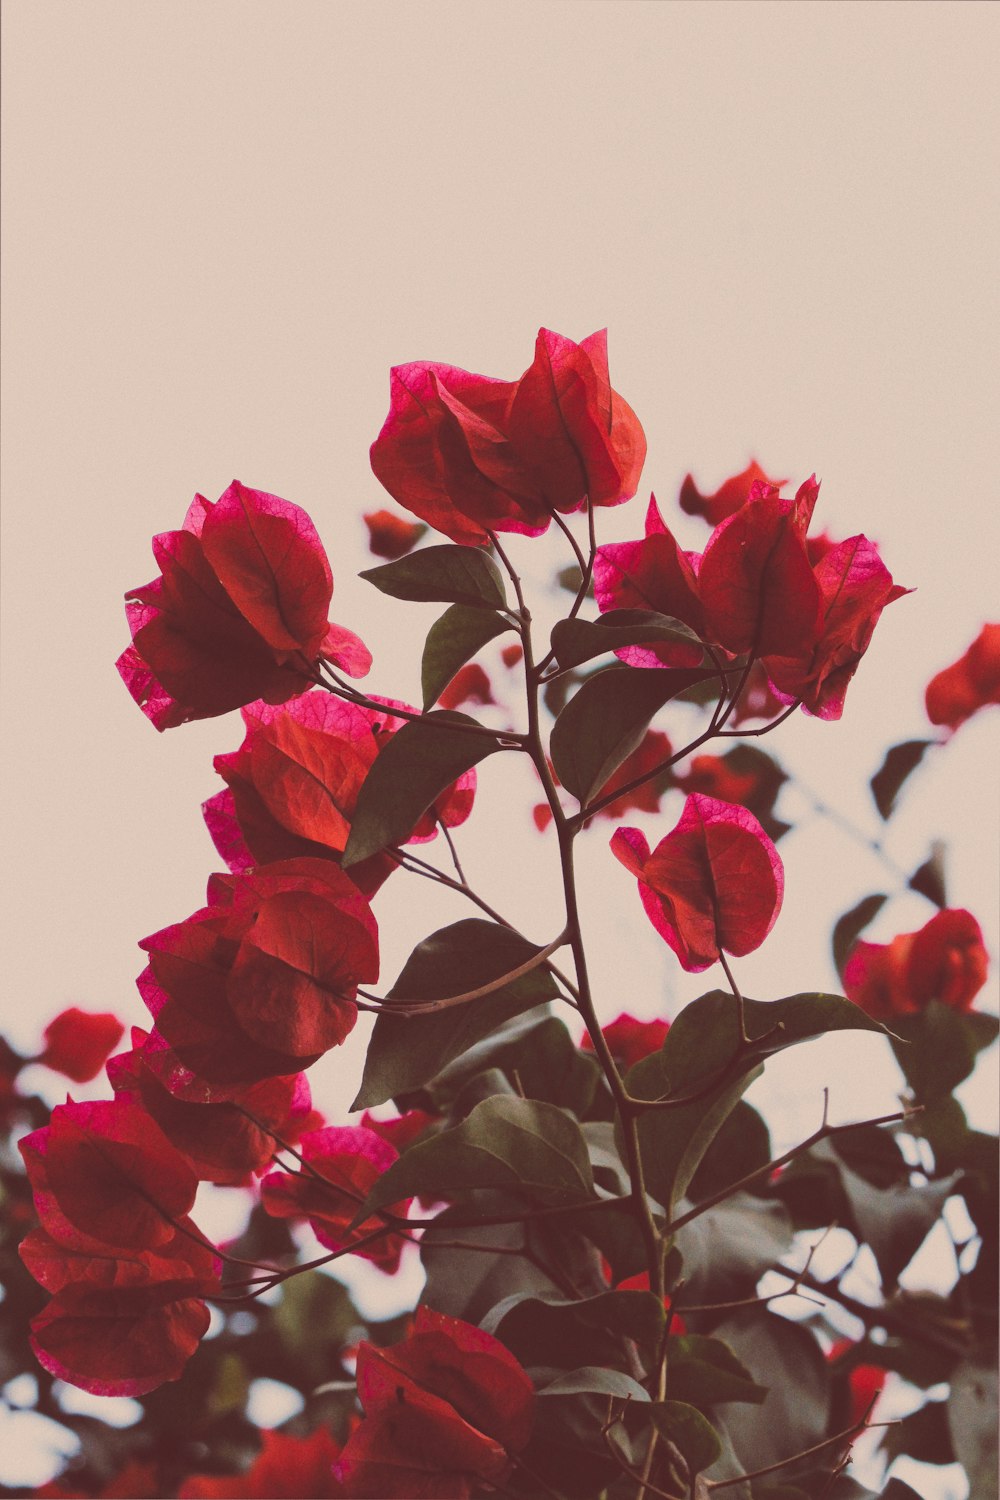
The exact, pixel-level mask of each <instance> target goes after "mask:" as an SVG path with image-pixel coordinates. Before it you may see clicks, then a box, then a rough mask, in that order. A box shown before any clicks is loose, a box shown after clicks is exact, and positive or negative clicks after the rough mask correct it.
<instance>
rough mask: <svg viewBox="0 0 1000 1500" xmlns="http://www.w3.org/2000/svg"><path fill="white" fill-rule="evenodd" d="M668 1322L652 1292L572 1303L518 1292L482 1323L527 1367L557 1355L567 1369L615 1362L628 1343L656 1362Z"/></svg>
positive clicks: (608, 1295)
mask: <svg viewBox="0 0 1000 1500" xmlns="http://www.w3.org/2000/svg"><path fill="white" fill-rule="evenodd" d="M663 1324H664V1312H663V1306H662V1304H661V1303H660V1302H659V1300H658V1299H657V1298H656V1297H654V1296H653V1294H652V1292H632V1291H624V1292H623V1291H611V1292H599V1293H598V1294H597V1296H595V1297H584V1298H579V1299H573V1300H567V1299H565V1298H562V1297H548V1296H538V1295H531V1294H528V1295H525V1293H523V1292H515V1293H514V1295H513V1296H510V1297H506V1298H504V1300H503V1301H502V1302H500V1303H498V1304H497V1306H496V1307H494V1308H491V1309H490V1311H489V1312H488V1313H487V1314H486V1316H485V1318H483V1319H481V1321H480V1327H481V1328H483V1329H485V1331H486V1332H487V1333H492V1334H496V1336H497V1337H498V1338H500V1339H501V1340H502V1342H503V1343H504V1344H506V1345H507V1347H508V1349H510V1350H511V1352H512V1353H513V1354H515V1355H516V1356H517V1358H518V1359H519V1360H520V1361H521V1363H522V1364H542V1363H545V1362H547V1363H549V1364H552V1363H553V1357H554V1356H558V1359H559V1362H560V1363H562V1362H563V1361H565V1363H566V1368H567V1369H572V1368H574V1367H577V1366H580V1365H590V1364H594V1365H596V1364H612V1363H614V1362H615V1355H616V1352H617V1351H618V1350H620V1348H621V1342H622V1340H623V1339H631V1340H633V1341H634V1342H636V1343H637V1344H638V1345H639V1346H640V1349H641V1350H643V1351H644V1353H645V1355H646V1357H647V1358H648V1359H652V1358H653V1355H654V1353H655V1350H656V1348H657V1346H658V1342H659V1339H660V1337H661V1335H662V1333H663ZM587 1351H589V1353H588V1352H587Z"/></svg>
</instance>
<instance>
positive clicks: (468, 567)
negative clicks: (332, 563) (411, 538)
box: [359, 546, 507, 609]
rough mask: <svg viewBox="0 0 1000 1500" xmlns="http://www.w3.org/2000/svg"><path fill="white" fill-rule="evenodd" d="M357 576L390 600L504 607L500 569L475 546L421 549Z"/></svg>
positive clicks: (504, 596)
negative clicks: (388, 596)
mask: <svg viewBox="0 0 1000 1500" xmlns="http://www.w3.org/2000/svg"><path fill="white" fill-rule="evenodd" d="M359 576H360V577H361V578H366V579H367V580H368V582H369V583H373V584H374V585H375V587H376V588H377V589H380V590H381V591H382V593H383V594H390V595H391V596H392V597H393V598H394V599H411V600H416V601H418V602H420V603H441V604H468V605H471V606H473V607H474V608H479V609H506V608H507V595H506V592H505V590H504V585H503V577H502V575H501V573H500V569H499V568H498V567H497V565H496V563H495V562H494V561H493V559H492V558H491V557H489V556H488V555H487V553H485V552H483V551H482V550H481V549H480V548H478V547H459V546H440V547H423V548H421V550H420V551H419V552H411V553H410V555H409V556H408V557H401V558H399V560H398V561H397V562H391V563H385V564H384V565H383V566H382V567H378V568H367V569H366V570H365V571H364V572H363V573H361V574H360V575H359Z"/></svg>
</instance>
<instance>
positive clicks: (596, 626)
mask: <svg viewBox="0 0 1000 1500" xmlns="http://www.w3.org/2000/svg"><path fill="white" fill-rule="evenodd" d="M663 641H673V642H674V643H676V644H679V645H683V646H697V647H698V649H699V650H703V647H702V643H701V641H700V639H699V638H698V636H697V635H696V634H695V632H694V631H693V630H691V629H690V627H689V626H687V625H684V624H682V623H681V621H680V620H675V619H673V618H672V616H670V615H661V614H659V613H658V612H657V611H656V610H652V609H612V610H609V611H608V613H607V614H604V615H601V617H600V619H597V620H577V619H573V620H560V621H559V622H558V624H556V625H554V626H553V628H552V650H553V652H554V653H555V657H556V660H557V661H558V663H559V665H560V667H563V668H566V667H578V666H580V664H581V663H582V662H585V661H592V660H593V658H594V657H595V656H603V655H604V654H605V653H606V652H608V651H618V650H620V649H621V648H622V647H623V646H645V645H658V644H659V643H661V642H663Z"/></svg>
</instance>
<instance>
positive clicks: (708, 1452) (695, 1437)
mask: <svg viewBox="0 0 1000 1500" xmlns="http://www.w3.org/2000/svg"><path fill="white" fill-rule="evenodd" d="M649 1415H650V1420H651V1421H652V1423H653V1426H654V1427H655V1428H656V1430H657V1432H658V1433H659V1434H660V1437H661V1438H663V1440H664V1441H665V1442H668V1443H673V1444H674V1446H675V1448H677V1449H678V1451H679V1452H680V1453H681V1455H682V1456H683V1458H684V1461H685V1463H686V1464H687V1465H688V1468H689V1470H690V1471H691V1473H692V1474H700V1473H701V1471H702V1469H707V1468H708V1467H709V1465H710V1464H714V1463H715V1461H716V1459H717V1458H719V1457H720V1456H721V1454H722V1444H721V1442H720V1441H719V1434H718V1433H717V1432H716V1430H715V1428H714V1427H713V1426H712V1424H711V1422H709V1421H708V1419H707V1418H706V1417H703V1416H702V1414H701V1412H700V1411H697V1410H696V1409H695V1407H693V1406H689V1405H688V1404H687V1402H685V1401H655V1402H654V1403H653V1404H652V1406H651V1407H650V1408H649Z"/></svg>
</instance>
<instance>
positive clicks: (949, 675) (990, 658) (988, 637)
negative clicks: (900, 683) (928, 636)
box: [926, 625, 1000, 731]
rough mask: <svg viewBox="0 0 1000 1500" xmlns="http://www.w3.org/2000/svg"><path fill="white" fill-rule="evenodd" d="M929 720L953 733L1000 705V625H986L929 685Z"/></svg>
mask: <svg viewBox="0 0 1000 1500" xmlns="http://www.w3.org/2000/svg"><path fill="white" fill-rule="evenodd" d="M926 703H927V717H928V718H929V719H930V721H931V723H932V724H944V725H946V726H947V727H948V728H949V729H951V730H952V731H954V730H956V729H957V728H958V726H959V725H960V724H964V723H965V721H966V719H969V718H971V717H972V715H973V714H974V713H976V712H977V710H979V709H980V708H985V707H986V706H987V705H988V704H991V703H1000V625H984V626H983V628H982V630H981V631H980V632H979V634H978V635H977V636H976V639H975V640H974V641H973V643H972V645H971V646H970V647H969V649H968V651H966V652H965V654H964V655H963V656H960V657H959V659H958V661H956V662H953V663H952V664H951V666H950V667H945V668H944V670H943V671H942V672H938V673H937V675H936V676H935V677H932V678H931V680H930V682H929V683H928V684H927V693H926Z"/></svg>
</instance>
